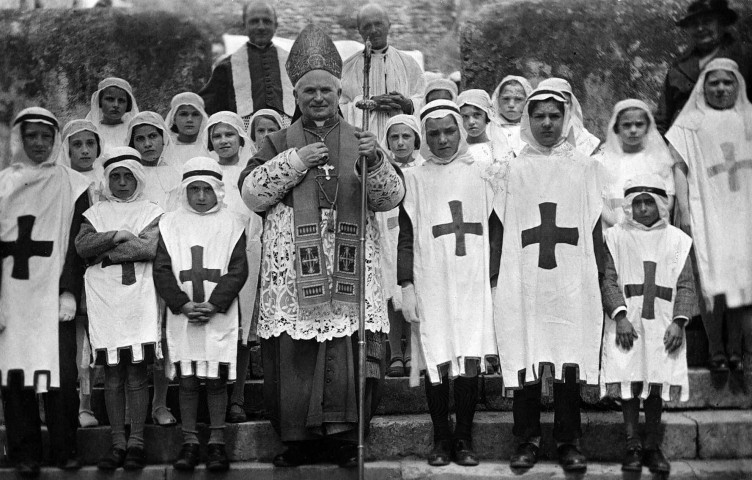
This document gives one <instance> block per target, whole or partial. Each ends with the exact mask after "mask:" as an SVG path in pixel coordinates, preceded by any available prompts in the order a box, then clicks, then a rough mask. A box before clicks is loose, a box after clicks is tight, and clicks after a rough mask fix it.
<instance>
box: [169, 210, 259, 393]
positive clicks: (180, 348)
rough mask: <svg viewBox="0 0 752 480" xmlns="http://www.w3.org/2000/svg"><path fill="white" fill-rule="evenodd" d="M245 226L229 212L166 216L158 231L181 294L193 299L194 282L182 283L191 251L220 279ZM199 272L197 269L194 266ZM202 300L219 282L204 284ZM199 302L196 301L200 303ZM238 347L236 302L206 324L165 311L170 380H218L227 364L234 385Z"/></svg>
mask: <svg viewBox="0 0 752 480" xmlns="http://www.w3.org/2000/svg"><path fill="white" fill-rule="evenodd" d="M244 227H245V225H243V222H242V221H241V220H240V219H239V218H238V216H237V215H236V214H235V213H233V212H231V211H229V210H228V209H226V208H222V209H220V210H219V211H218V212H216V213H211V214H207V215H198V214H195V213H192V212H189V211H187V210H185V209H184V208H180V209H178V210H176V211H174V212H170V213H166V214H165V215H164V216H162V218H161V219H160V221H159V231H160V234H161V235H162V240H164V244H165V247H166V249H167V253H168V254H169V255H170V259H171V261H172V273H173V275H175V278H176V279H178V284H179V286H180V289H181V290H183V292H185V293H186V295H188V298H190V299H191V300H192V301H193V300H194V299H193V288H194V285H193V282H192V281H191V280H185V281H180V280H179V279H180V272H182V271H185V270H188V271H190V270H191V268H192V267H194V265H193V259H192V254H193V253H192V249H195V248H196V247H200V248H201V249H202V250H201V256H202V265H201V266H202V267H203V268H205V269H208V270H216V273H217V278H218V277H221V276H222V275H225V274H226V273H227V271H228V267H229V263H230V256H231V254H232V251H233V249H234V248H235V245H237V243H238V240H240V237H241V236H242V235H243V230H244ZM195 267H199V266H198V265H195ZM202 284H203V290H204V301H208V300H209V298H210V297H211V294H212V292H213V291H214V288H215V287H216V286H217V283H215V282H212V281H209V280H204V281H203V282H202ZM196 301H198V299H196ZM237 344H238V301H237V299H236V300H235V301H234V302H232V305H231V306H230V308H228V309H227V311H226V312H224V313H221V312H217V313H215V314H214V316H212V317H211V320H210V321H209V322H208V323H205V324H201V323H189V322H188V320H187V318H186V317H185V315H183V314H182V313H178V314H177V315H176V314H174V313H172V310H170V309H167V348H168V350H169V352H170V361H171V362H172V363H171V365H170V367H169V376H170V377H174V375H175V364H177V363H179V364H180V374H181V375H183V376H190V375H196V376H198V377H201V378H219V366H220V365H222V364H225V365H228V367H229V368H228V380H230V381H233V380H235V375H236V362H237V359H236V356H237Z"/></svg>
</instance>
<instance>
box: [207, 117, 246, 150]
mask: <svg viewBox="0 0 752 480" xmlns="http://www.w3.org/2000/svg"><path fill="white" fill-rule="evenodd" d="M220 123H224V124H225V125H230V124H229V123H225V122H219V123H215V124H214V125H212V126H211V127H209V131H208V132H207V133H208V135H207V136H206V137H207V138H206V142H207V143H208V145H207V148H208V149H209V151H210V152H213V151H214V145H212V139H211V136H212V132H214V129H215V128H216V127H217V125H219V124H220ZM230 126H231V127H232V125H230ZM232 128H233V129H234V130H235V131H236V132H237V133H238V138H239V139H240V147H241V148H243V147H244V146H245V138H243V137H242V136H241V135H240V132H238V131H237V129H236V128H235V127H232Z"/></svg>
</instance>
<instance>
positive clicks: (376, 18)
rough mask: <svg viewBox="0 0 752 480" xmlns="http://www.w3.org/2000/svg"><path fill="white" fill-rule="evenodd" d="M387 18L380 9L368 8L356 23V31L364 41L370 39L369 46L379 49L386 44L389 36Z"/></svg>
mask: <svg viewBox="0 0 752 480" xmlns="http://www.w3.org/2000/svg"><path fill="white" fill-rule="evenodd" d="M390 26H391V25H390V24H389V18H387V16H386V15H384V14H383V13H382V12H380V11H375V10H373V11H371V10H370V9H369V10H367V11H365V12H363V13H362V14H361V18H360V22H359V24H358V33H360V36H361V38H362V39H363V41H364V42H365V41H366V40H367V39H370V40H371V46H372V47H373V48H375V49H376V50H381V49H382V48H384V47H386V46H387V42H388V38H389V28H390Z"/></svg>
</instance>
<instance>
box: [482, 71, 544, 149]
mask: <svg viewBox="0 0 752 480" xmlns="http://www.w3.org/2000/svg"><path fill="white" fill-rule="evenodd" d="M532 91H533V86H532V85H530V82H529V81H528V80H527V79H526V78H525V77H519V76H516V75H507V76H506V77H504V78H503V79H502V80H501V82H499V85H497V86H496V89H495V90H494V92H493V95H491V106H492V108H493V112H494V115H493V116H492V118H491V126H490V127H489V128H488V135H489V136H490V137H491V139H493V140H495V141H501V140H506V143H507V145H509V148H511V149H512V151H514V154H515V155H519V154H520V152H522V148H523V147H524V146H525V142H524V141H523V140H522V138H521V137H520V120H521V119H522V112H523V109H524V107H525V101H526V100H527V97H528V96H529V95H530V93H531V92H532Z"/></svg>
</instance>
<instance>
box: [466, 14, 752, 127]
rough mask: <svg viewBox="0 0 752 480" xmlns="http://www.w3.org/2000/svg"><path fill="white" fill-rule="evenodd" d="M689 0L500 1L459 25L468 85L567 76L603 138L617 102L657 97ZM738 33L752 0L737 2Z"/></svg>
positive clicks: (750, 17)
mask: <svg viewBox="0 0 752 480" xmlns="http://www.w3.org/2000/svg"><path fill="white" fill-rule="evenodd" d="M687 4H688V2H687V1H685V0H666V1H662V2H655V1H652V0H599V1H597V2H594V1H591V0H566V1H564V0H519V1H509V0H496V1H493V2H487V4H486V6H484V7H483V8H479V9H478V10H477V12H476V13H475V15H474V16H472V17H470V18H468V20H467V21H466V22H465V23H464V24H463V25H462V27H461V29H460V52H461V55H462V73H463V82H464V88H482V89H485V90H487V91H488V92H492V91H493V90H494V89H495V88H496V85H497V84H498V83H499V81H501V79H502V78H503V77H504V76H506V75H509V74H514V75H522V76H525V77H527V78H528V79H530V80H531V82H532V84H533V86H535V85H537V84H538V82H539V81H540V80H542V79H544V78H546V77H551V76H557V77H564V78H567V79H569V80H570V81H571V83H572V88H573V89H574V93H575V95H576V96H577V98H578V99H579V100H580V103H581V104H582V108H583V112H584V117H585V126H586V127H587V128H588V129H589V130H590V131H591V132H592V133H593V134H594V135H596V136H598V137H599V138H601V139H604V138H605V129H606V128H607V126H608V120H609V118H610V116H611V110H612V108H613V106H614V104H615V103H616V102H618V101H619V100H623V99H625V98H632V97H634V98H640V99H643V100H645V101H647V103H648V104H649V105H651V106H654V105H655V104H656V101H657V99H658V96H659V94H660V91H661V87H662V85H663V81H664V77H665V75H666V71H667V69H668V66H669V64H670V63H671V62H672V60H673V59H674V58H675V57H676V56H677V55H678V54H679V52H680V51H682V50H683V49H684V48H686V46H687V43H688V36H687V35H686V34H684V33H683V31H682V30H681V29H679V28H678V27H676V26H675V24H674V21H675V20H676V19H677V18H680V17H681V15H682V14H683V13H684V12H685V11H686V7H687ZM730 4H731V5H732V7H733V8H734V9H735V10H737V12H738V13H739V18H740V21H739V23H738V24H737V25H736V32H737V33H739V34H740V35H741V36H742V37H743V38H744V39H745V41H747V42H749V41H750V40H752V38H751V35H752V3H750V2H742V1H733V0H732V1H731V2H730Z"/></svg>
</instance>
